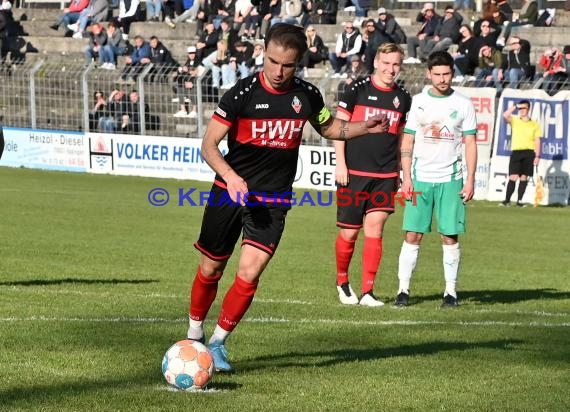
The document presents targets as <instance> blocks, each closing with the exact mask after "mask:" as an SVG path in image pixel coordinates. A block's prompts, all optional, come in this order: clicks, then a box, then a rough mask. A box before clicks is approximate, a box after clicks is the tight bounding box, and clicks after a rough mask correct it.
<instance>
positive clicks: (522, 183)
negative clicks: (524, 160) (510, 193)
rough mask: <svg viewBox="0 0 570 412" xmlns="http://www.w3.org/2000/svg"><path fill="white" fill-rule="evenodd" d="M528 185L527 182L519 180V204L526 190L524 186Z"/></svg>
mask: <svg viewBox="0 0 570 412" xmlns="http://www.w3.org/2000/svg"><path fill="white" fill-rule="evenodd" d="M527 184H528V180H521V181H520V182H519V202H520V201H521V200H522V198H523V196H524V192H525V190H526V185H527Z"/></svg>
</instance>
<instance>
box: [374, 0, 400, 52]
mask: <svg viewBox="0 0 570 412" xmlns="http://www.w3.org/2000/svg"><path fill="white" fill-rule="evenodd" d="M376 27H377V28H378V30H380V31H381V32H383V33H385V34H386V35H387V36H389V37H390V39H391V41H392V42H393V43H396V44H402V43H404V44H405V43H406V40H407V39H406V33H404V30H402V28H401V27H400V25H399V24H398V22H397V21H396V18H395V17H394V16H393V15H392V14H390V13H388V12H387V11H386V9H385V8H384V7H380V8H379V9H378V21H377V22H376Z"/></svg>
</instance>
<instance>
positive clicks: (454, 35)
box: [434, 12, 463, 43]
mask: <svg viewBox="0 0 570 412" xmlns="http://www.w3.org/2000/svg"><path fill="white" fill-rule="evenodd" d="M462 21H463V16H462V15H461V14H459V13H457V12H455V13H453V16H452V17H450V18H448V19H441V20H440V21H439V24H438V25H437V28H436V29H435V34H434V35H435V36H439V37H440V39H444V38H446V37H448V38H450V39H451V40H452V41H453V43H457V42H459V39H460V38H461V35H460V34H459V27H460V26H461V22H462Z"/></svg>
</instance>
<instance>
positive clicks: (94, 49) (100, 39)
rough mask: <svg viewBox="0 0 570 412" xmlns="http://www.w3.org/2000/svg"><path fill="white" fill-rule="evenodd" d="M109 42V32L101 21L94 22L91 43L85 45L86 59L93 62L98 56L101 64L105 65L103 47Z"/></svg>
mask: <svg viewBox="0 0 570 412" xmlns="http://www.w3.org/2000/svg"><path fill="white" fill-rule="evenodd" d="M106 44H107V32H106V31H105V28H104V27H103V26H101V24H100V23H93V24H92V25H91V30H90V31H89V44H88V45H87V46H85V60H86V62H87V65H89V64H91V61H93V60H94V59H95V58H96V57H98V58H99V64H100V66H103V53H102V52H101V50H102V48H103V47H104V46H105V45H106Z"/></svg>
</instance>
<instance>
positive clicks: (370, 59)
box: [362, 19, 391, 73]
mask: <svg viewBox="0 0 570 412" xmlns="http://www.w3.org/2000/svg"><path fill="white" fill-rule="evenodd" d="M365 28H366V32H365V34H364V36H363V39H365V41H366V47H365V48H364V54H363V55H362V61H363V62H364V65H365V66H366V68H367V69H368V73H372V72H373V71H374V57H375V56H376V50H378V47H380V46H381V45H382V44H384V43H390V42H391V39H390V38H389V37H388V36H386V34H384V33H383V32H381V31H380V30H379V29H378V28H376V23H375V22H374V20H373V19H369V20H367V21H366V26H365Z"/></svg>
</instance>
